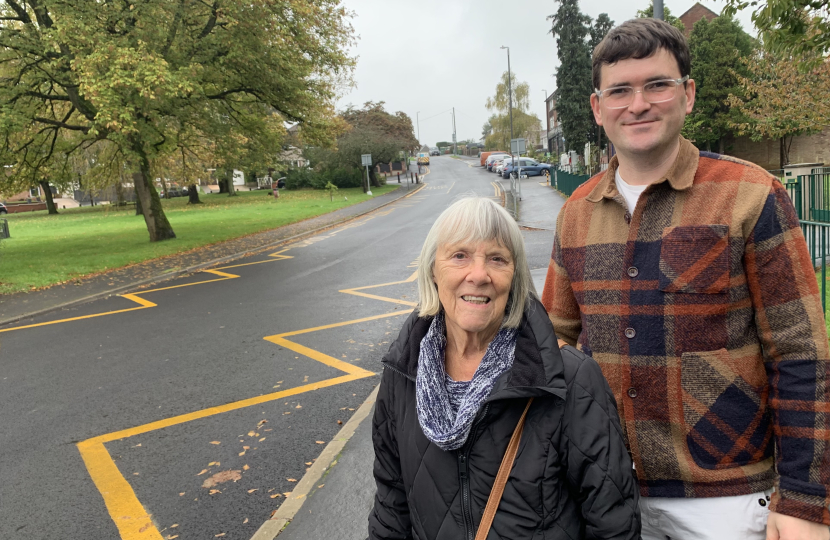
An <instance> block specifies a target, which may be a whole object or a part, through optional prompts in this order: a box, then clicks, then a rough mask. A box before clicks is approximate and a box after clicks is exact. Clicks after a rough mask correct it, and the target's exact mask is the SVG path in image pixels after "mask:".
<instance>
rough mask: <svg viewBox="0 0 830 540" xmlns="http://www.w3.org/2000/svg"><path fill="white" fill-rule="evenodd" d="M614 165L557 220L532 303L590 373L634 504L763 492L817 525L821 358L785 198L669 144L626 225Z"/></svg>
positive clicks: (766, 184) (828, 357)
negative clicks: (597, 375) (596, 375)
mask: <svg viewBox="0 0 830 540" xmlns="http://www.w3.org/2000/svg"><path fill="white" fill-rule="evenodd" d="M616 166H617V162H616V158H615V159H613V160H612V162H611V165H610V167H609V170H608V171H606V172H605V173H603V174H600V175H598V176H596V177H594V178H592V179H591V180H589V181H588V182H586V183H585V184H584V185H582V186H581V187H580V188H579V189H577V191H576V192H575V193H574V194H573V195H572V196H571V198H570V199H569V200H568V202H567V203H566V204H565V207H564V208H563V209H562V211H561V212H560V214H559V219H558V222H557V229H556V237H555V240H554V247H553V255H552V258H551V263H550V267H549V269H548V275H547V280H546V282H545V289H544V293H543V298H542V301H543V303H544V304H545V307H546V309H547V310H548V312H549V314H550V318H551V320H552V321H553V324H554V328H555V329H556V331H557V334H559V336H560V337H561V338H563V339H564V340H566V341H568V342H569V343H571V344H577V346H578V347H579V348H581V349H582V350H583V351H585V352H586V353H588V354H591V355H592V356H593V357H594V359H596V360H597V362H599V364H600V365H601V366H602V369H603V372H604V373H605V376H606V378H607V379H608V382H609V384H610V385H611V388H612V389H613V390H614V394H615V396H616V398H617V402H618V405H619V411H620V416H621V418H622V423H623V429H624V430H625V432H626V438H627V441H628V444H629V449H630V451H631V453H632V457H633V459H634V462H635V466H636V470H637V475H638V477H639V480H640V485H641V493H642V495H643V496H652V497H714V496H729V495H742V494H748V493H754V492H758V491H762V490H764V489H769V488H770V487H773V485H774V486H775V488H776V493H775V495H774V496H773V501H772V506H771V509H772V510H775V511H777V512H781V513H784V514H789V515H793V516H796V517H800V518H803V519H808V520H811V521H816V522H824V523H826V524H828V525H830V508H828V505H830V388H829V387H828V385H830V352H829V351H828V342H827V333H826V329H825V322H824V317H823V313H822V308H821V302H820V293H819V290H818V285H817V283H816V278H815V271H814V269H813V265H812V261H811V259H810V256H809V253H808V251H807V245H806V243H805V241H804V237H803V235H802V233H801V229H800V227H799V223H798V219H797V218H796V215H795V211H794V209H793V206H792V203H791V201H790V199H789V197H788V195H787V193H786V191H785V190H784V188H783V187H782V186H781V184H780V183H779V182H778V180H777V179H775V178H773V177H771V176H770V175H769V174H767V173H766V171H764V170H762V169H760V168H758V167H756V166H754V165H752V164H749V163H745V162H742V161H739V160H735V159H732V158H728V157H725V156H718V155H716V154H710V153H706V152H700V151H698V150H697V148H695V147H694V146H693V145H692V144H691V143H689V142H688V141H686V140H684V139H682V140H681V151H680V154H679V155H678V158H677V161H676V162H675V164H674V166H673V167H672V169H671V170H670V171H669V173H668V174H667V178H666V180H665V181H662V182H658V183H655V184H652V185H651V186H649V187H648V188H647V189H646V191H645V192H644V194H643V196H642V197H641V198H640V200H639V202H638V204H637V207H636V209H635V211H634V213H633V215H629V214H628V210H627V207H626V205H625V201H624V199H623V198H622V196H621V195H620V194H619V193H618V192H617V189H616V185H615V182H614V174H615V171H616ZM776 445H777V452H776V450H775V449H776Z"/></svg>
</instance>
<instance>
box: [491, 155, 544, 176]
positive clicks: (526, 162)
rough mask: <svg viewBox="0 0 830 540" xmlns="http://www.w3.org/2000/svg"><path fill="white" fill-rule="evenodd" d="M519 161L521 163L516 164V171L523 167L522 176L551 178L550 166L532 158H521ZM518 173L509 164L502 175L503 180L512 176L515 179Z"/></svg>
mask: <svg viewBox="0 0 830 540" xmlns="http://www.w3.org/2000/svg"><path fill="white" fill-rule="evenodd" d="M517 161H519V162H518V163H517V164H516V165H517V166H516V169H518V168H519V165H521V169H522V171H521V172H522V176H550V165H549V164H547V163H539V162H538V161H536V160H535V159H532V158H520V159H519V160H517ZM517 173H518V171H517V170H514V168H513V165H512V164H508V165H507V166H506V167H505V168H504V170H503V171H502V174H501V175H502V177H503V178H510V176H513V178H515V177H516V174H517Z"/></svg>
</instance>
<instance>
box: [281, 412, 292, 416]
mask: <svg viewBox="0 0 830 540" xmlns="http://www.w3.org/2000/svg"><path fill="white" fill-rule="evenodd" d="M286 414H291V413H290V412H287V411H286V412H284V413H282V415H283V416H285V415H286Z"/></svg>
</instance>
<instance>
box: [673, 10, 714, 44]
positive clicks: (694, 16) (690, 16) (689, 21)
mask: <svg viewBox="0 0 830 540" xmlns="http://www.w3.org/2000/svg"><path fill="white" fill-rule="evenodd" d="M717 16H718V14H717V13H715V12H714V11H712V10H711V9H709V8H707V7H706V6H704V5H702V4H701V3H700V2H698V3H696V4H695V5H693V6H692V7H690V8H689V9H688V10H686V13H684V14H683V15H681V16H680V17H678V18H679V19H680V22H682V23H683V26H685V27H686V30H685V31H684V33H685V34H686V39H688V38H689V35H691V33H692V27H693V26H694V25H695V23H696V22H697V21H699V20H700V19H703V18H704V17H705V18H706V20H708V21H710V22H711V21H712V19H714V18H715V17H717Z"/></svg>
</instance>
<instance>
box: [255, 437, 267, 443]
mask: <svg viewBox="0 0 830 540" xmlns="http://www.w3.org/2000/svg"><path fill="white" fill-rule="evenodd" d="M264 440H265V437H263V438H261V439H260V440H258V441H257V442H262V441H264Z"/></svg>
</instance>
